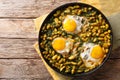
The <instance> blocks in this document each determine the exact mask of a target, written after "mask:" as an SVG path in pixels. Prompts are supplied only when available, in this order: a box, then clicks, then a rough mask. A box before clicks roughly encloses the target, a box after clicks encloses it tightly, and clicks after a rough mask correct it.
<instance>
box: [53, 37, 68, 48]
mask: <svg viewBox="0 0 120 80" xmlns="http://www.w3.org/2000/svg"><path fill="white" fill-rule="evenodd" d="M65 43H66V42H65V39H64V38H56V39H54V40H53V42H52V47H53V48H54V49H55V50H63V49H64V48H65Z"/></svg>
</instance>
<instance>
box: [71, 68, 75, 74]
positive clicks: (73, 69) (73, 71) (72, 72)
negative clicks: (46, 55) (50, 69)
mask: <svg viewBox="0 0 120 80" xmlns="http://www.w3.org/2000/svg"><path fill="white" fill-rule="evenodd" d="M74 73H75V66H73V67H72V70H71V74H74Z"/></svg>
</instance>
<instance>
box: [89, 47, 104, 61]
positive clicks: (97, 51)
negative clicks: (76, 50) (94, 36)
mask: <svg viewBox="0 0 120 80" xmlns="http://www.w3.org/2000/svg"><path fill="white" fill-rule="evenodd" d="M91 56H92V57H93V58H96V59H98V58H103V56H104V52H103V50H102V48H101V46H99V45H96V46H94V47H93V49H92V52H91Z"/></svg>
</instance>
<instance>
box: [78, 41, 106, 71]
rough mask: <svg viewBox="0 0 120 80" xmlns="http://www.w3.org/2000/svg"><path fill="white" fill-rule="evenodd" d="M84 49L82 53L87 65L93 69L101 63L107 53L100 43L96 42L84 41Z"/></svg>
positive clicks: (81, 55)
mask: <svg viewBox="0 0 120 80" xmlns="http://www.w3.org/2000/svg"><path fill="white" fill-rule="evenodd" d="M83 47H85V48H84V51H83V52H82V53H81V54H80V57H81V59H82V60H83V62H84V64H85V66H86V67H88V68H90V69H93V68H95V67H96V66H98V65H100V64H101V62H102V61H103V59H104V57H105V54H104V51H103V49H102V47H101V46H100V45H96V44H94V43H84V44H83Z"/></svg>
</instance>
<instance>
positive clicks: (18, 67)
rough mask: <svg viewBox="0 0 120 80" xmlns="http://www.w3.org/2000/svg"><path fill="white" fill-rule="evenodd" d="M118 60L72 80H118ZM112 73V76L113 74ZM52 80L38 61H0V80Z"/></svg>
mask: <svg viewBox="0 0 120 80" xmlns="http://www.w3.org/2000/svg"><path fill="white" fill-rule="evenodd" d="M119 64H120V59H112V60H111V59H110V60H108V61H107V62H106V64H105V65H104V66H102V67H101V68H100V69H99V70H98V71H96V72H95V73H93V74H91V75H89V76H85V77H80V78H77V79H75V78H74V80H80V79H83V80H119V78H120V76H119V74H120V67H119ZM113 73H114V74H113ZM1 79H2V80H52V78H51V76H50V75H49V73H48V71H47V70H46V68H45V66H44V64H43V62H42V61H41V60H40V59H0V80H1Z"/></svg>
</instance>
